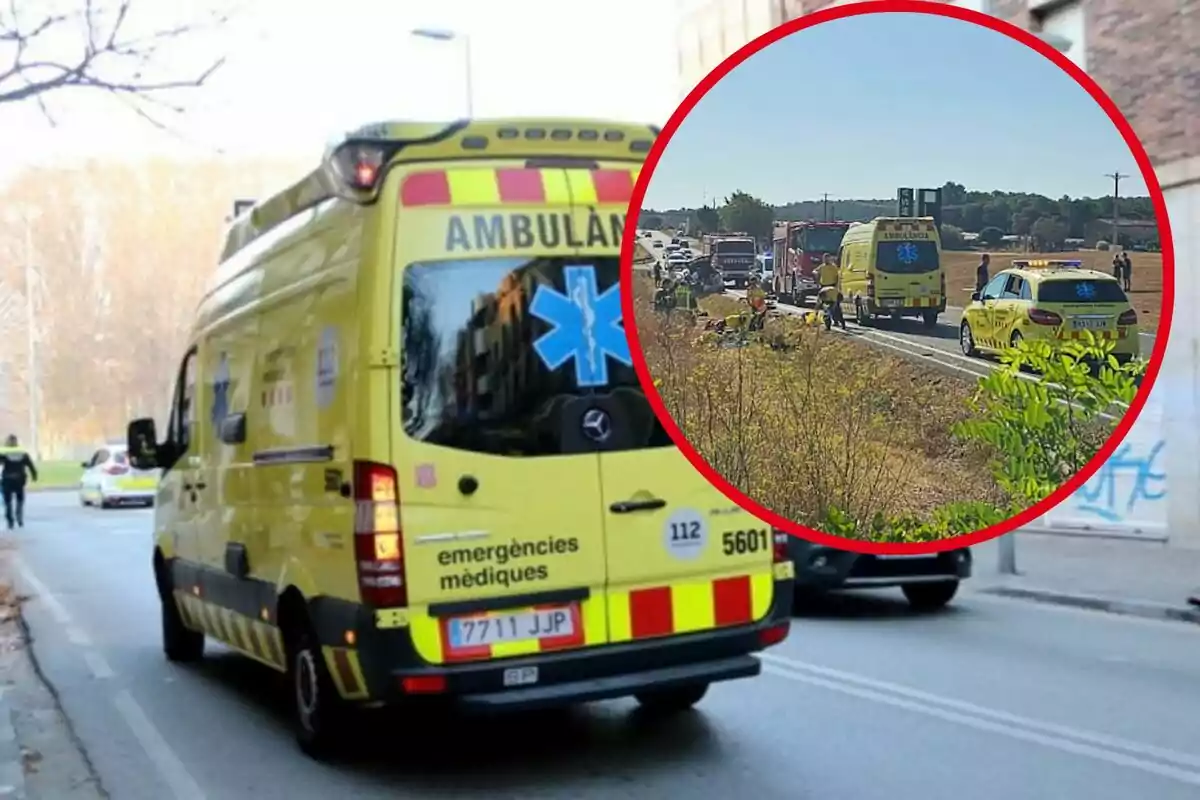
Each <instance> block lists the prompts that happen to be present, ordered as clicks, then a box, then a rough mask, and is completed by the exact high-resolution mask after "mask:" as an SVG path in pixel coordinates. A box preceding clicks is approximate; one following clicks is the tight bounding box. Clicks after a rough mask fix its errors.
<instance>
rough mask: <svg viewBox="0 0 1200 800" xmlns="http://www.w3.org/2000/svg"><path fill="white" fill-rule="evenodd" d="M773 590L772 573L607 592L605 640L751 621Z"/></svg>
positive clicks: (766, 605)
mask: <svg viewBox="0 0 1200 800" xmlns="http://www.w3.org/2000/svg"><path fill="white" fill-rule="evenodd" d="M773 593H774V576H773V574H772V573H771V572H763V573H758V574H754V575H735V576H732V577H728V578H718V579H716V580H710V581H691V582H681V583H675V584H672V585H670V586H656V587H650V588H644V589H634V590H633V591H630V592H610V593H609V598H608V609H609V641H610V642H613V643H619V642H629V641H636V640H638V639H652V638H655V637H659V636H670V635H672V634H682V633H696V632H699V631H706V630H712V629H714V628H726V627H730V626H735V625H749V624H750V623H752V622H755V621H757V620H760V619H762V618H763V617H764V616H765V615H766V613H767V611H768V610H770V606H771V598H772V595H773Z"/></svg>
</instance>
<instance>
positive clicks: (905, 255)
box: [896, 242, 917, 264]
mask: <svg viewBox="0 0 1200 800" xmlns="http://www.w3.org/2000/svg"><path fill="white" fill-rule="evenodd" d="M896 258H898V259H900V263H902V264H913V263H916V260H917V246H916V245H915V244H913V243H912V242H905V243H904V244H902V245H898V246H897V247H896Z"/></svg>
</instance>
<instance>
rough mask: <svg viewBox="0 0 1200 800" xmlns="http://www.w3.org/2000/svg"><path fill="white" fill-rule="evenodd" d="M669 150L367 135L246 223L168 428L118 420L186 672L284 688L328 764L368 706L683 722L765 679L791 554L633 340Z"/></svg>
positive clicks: (616, 131)
mask: <svg viewBox="0 0 1200 800" xmlns="http://www.w3.org/2000/svg"><path fill="white" fill-rule="evenodd" d="M656 135H657V130H656V129H654V128H651V127H647V126H636V125H626V124H617V123H609V122H601V121H587V120H548V121H539V120H498V121H470V122H457V123H453V124H412V123H396V124H391V123H388V124H379V125H373V126H369V127H367V128H363V129H361V130H359V131H356V132H354V133H352V134H351V135H349V136H348V137H346V139H345V140H344V141H342V142H341V143H340V144H338V145H337V146H335V147H333V148H332V149H331V150H330V151H329V152H328V153H327V154H326V157H325V158H324V159H323V161H322V163H321V164H320V165H319V166H318V167H317V168H316V169H315V170H314V171H313V172H312V173H311V174H310V175H308V176H307V177H305V178H303V179H302V180H300V181H299V182H297V183H296V184H295V185H293V186H291V187H289V188H287V189H285V190H283V191H281V192H279V193H278V194H276V195H274V196H273V197H270V198H268V199H266V200H264V201H262V202H260V203H257V204H256V205H254V206H253V208H252V209H250V210H249V211H247V212H245V213H243V214H242V215H241V216H239V217H238V218H236V219H235V220H234V221H233V223H232V225H231V228H230V230H229V232H228V234H227V240H226V244H225V248H224V253H223V255H222V258H221V263H220V265H219V266H218V267H217V270H216V274H215V278H214V280H213V281H212V285H211V288H210V289H209V290H208V292H207V294H206V295H205V296H204V299H203V301H202V302H201V304H200V307H199V309H198V311H197V315H196V320H195V325H194V329H193V333H192V336H191V345H190V348H189V349H188V350H187V353H186V355H184V357H183V359H182V362H181V363H180V365H179V372H178V378H177V384H176V389H175V395H174V404H173V410H172V414H171V418H170V421H169V423H168V427H167V430H166V431H165V434H164V435H163V437H162V438H161V440H160V439H159V436H158V433H157V432H156V430H155V427H154V422H153V421H152V420H149V419H139V420H135V421H133V422H131V423H130V425H129V431H128V438H129V442H130V449H131V453H133V454H134V458H135V459H136V460H137V462H138V463H139V464H144V465H153V466H159V467H162V468H163V475H162V481H161V485H160V488H159V490H158V497H157V511H156V514H155V523H154V525H155V544H154V562H153V563H154V574H155V578H156V580H157V585H158V590H159V594H160V597H161V598H162V624H163V646H164V649H165V652H166V656H167V657H168V658H169V659H171V660H174V661H191V660H195V659H197V658H200V657H201V655H202V653H203V649H204V643H205V639H215V640H218V641H220V642H221V643H223V644H224V645H227V646H229V647H231V648H233V649H235V650H237V651H240V652H242V653H244V654H245V655H247V656H250V657H251V658H254V659H257V660H258V661H260V662H262V663H263V664H266V665H267V666H269V667H271V668H273V669H275V670H278V671H279V672H281V673H284V674H286V675H287V676H288V680H289V681H290V682H291V685H292V694H293V696H294V698H295V724H296V730H297V736H298V739H299V741H300V744H301V746H302V747H303V749H304V750H305V751H306V752H308V753H309V754H310V755H313V756H316V757H320V756H321V755H323V754H326V753H328V752H329V750H330V748H331V747H333V746H335V745H336V744H337V742H338V731H339V730H341V729H342V728H343V726H344V724H345V723H346V721H347V719H348V717H349V716H350V715H351V712H353V711H355V710H356V707H357V706H379V705H390V704H397V703H402V702H405V701H408V700H414V699H418V698H419V700H418V702H429V701H430V699H431V698H433V699H437V698H444V699H445V700H446V701H448V702H449V701H453V703H454V704H455V705H456V706H458V707H461V708H467V709H476V710H479V709H507V708H513V709H516V708H529V707H536V706H545V705H559V704H565V703H575V702H583V701H592V700H602V699H606V698H615V697H622V696H635V697H636V698H637V699H638V700H639V701H640V702H641V703H642V704H644V705H646V706H648V707H651V708H655V709H658V710H660V711H670V710H681V709H685V708H688V707H690V706H692V705H693V704H695V703H696V702H698V701H699V700H700V699H701V697H703V695H704V694H705V691H706V689H707V686H708V685H709V684H710V683H712V682H714V681H723V680H729V679H735V678H743V677H750V676H753V675H756V674H758V673H759V671H760V665H759V661H758V659H757V658H755V657H754V656H753V655H752V653H754V652H756V651H759V650H761V649H763V648H765V647H768V646H770V645H772V644H775V643H777V642H780V641H782V640H783V638H784V637H785V636H786V635H787V632H788V629H789V624H790V618H789V612H790V609H791V604H792V578H793V565H792V563H791V562H790V561H788V560H787V557H786V547H785V546H786V536H785V535H783V534H778V535H776V534H775V533H774V532H773V531H772V530H771V528H770V527H769V526H768V525H766V524H764V523H763V522H761V521H760V520H758V519H757V518H755V517H753V516H752V515H750V514H748V513H746V512H745V511H743V510H742V509H740V508H739V507H737V506H736V505H734V504H733V503H731V502H730V501H729V500H728V499H727V498H725V497H724V496H723V495H722V494H721V493H720V492H718V491H717V490H716V489H714V488H713V487H712V486H711V485H710V484H709V483H708V482H707V481H706V480H705V479H704V478H703V477H702V476H701V475H700V474H699V473H698V472H697V471H696V470H694V469H693V468H692V466H691V465H690V464H689V463H688V462H687V460H686V459H685V458H684V457H683V456H682V454H681V453H679V451H678V450H677V449H676V448H675V447H674V446H673V445H672V443H671V441H670V438H669V437H668V436H667V434H666V433H665V431H664V430H663V429H662V427H661V426H660V425H659V423H658V421H657V419H656V417H655V415H654V413H653V411H652V409H651V407H650V406H649V404H648V403H647V401H646V398H645V396H644V394H643V392H642V389H641V387H640V386H639V382H638V379H637V376H636V373H635V371H634V370H633V368H632V366H631V358H630V352H629V348H628V343H627V340H626V338H625V333H624V329H623V326H622V319H621V313H622V311H621V303H620V298H619V286H618V273H619V255H620V248H621V244H622V239H623V236H624V228H625V219H626V207H627V204H628V202H629V200H630V197H631V192H632V189H633V185H634V181H635V180H636V178H637V174H638V170H639V169H640V166H641V164H642V162H643V160H644V158H645V154H646V153H647V152H648V151H649V150H650V147H651V144H652V142H653V139H654V137H655V136H656Z"/></svg>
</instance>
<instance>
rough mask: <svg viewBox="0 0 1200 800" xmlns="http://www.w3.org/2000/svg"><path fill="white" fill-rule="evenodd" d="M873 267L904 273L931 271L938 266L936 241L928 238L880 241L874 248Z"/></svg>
mask: <svg viewBox="0 0 1200 800" xmlns="http://www.w3.org/2000/svg"><path fill="white" fill-rule="evenodd" d="M875 268H876V269H878V270H879V271H880V272H892V273H900V274H904V275H915V274H920V273H922V272H933V271H935V270H936V269H937V268H938V249H937V243H936V242H933V241H930V240H929V239H914V240H911V241H904V240H900V241H895V240H893V241H887V242H880V243H879V247H878V248H877V249H876V250H875Z"/></svg>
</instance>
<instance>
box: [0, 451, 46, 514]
mask: <svg viewBox="0 0 1200 800" xmlns="http://www.w3.org/2000/svg"><path fill="white" fill-rule="evenodd" d="M26 473H28V477H30V478H32V479H33V480H34V482H35V483H36V482H37V479H38V474H37V467H35V466H34V465H33V459H32V458H30V457H29V453H27V452H25V451H24V450H23V449H21V447H20V446H19V445H18V443H17V437H16V436H12V435H9V437H8V438H7V439H5V440H4V447H0V491H2V492H3V494H4V519H5V521H6V522H8V529H9V530H10V531H11V530H12V529H13V523H14V522H15V523H16V524H17V525H18V526H19V527H22V528H24V527H25V479H26ZM14 512H15V513H14Z"/></svg>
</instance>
